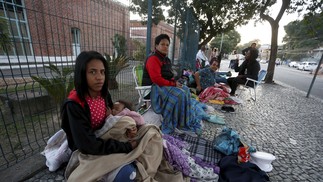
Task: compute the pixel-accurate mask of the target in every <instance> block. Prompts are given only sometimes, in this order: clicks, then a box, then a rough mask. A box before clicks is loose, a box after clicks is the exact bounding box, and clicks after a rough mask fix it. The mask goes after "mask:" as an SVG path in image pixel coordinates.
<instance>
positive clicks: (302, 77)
mask: <svg viewBox="0 0 323 182" xmlns="http://www.w3.org/2000/svg"><path fill="white" fill-rule="evenodd" d="M229 62H230V61H229V60H222V62H221V71H231V72H232V71H233V70H231V69H229V68H228V65H229ZM260 66H261V69H264V70H267V66H268V63H266V64H262V63H260ZM313 76H314V75H313V74H310V72H309V71H301V70H297V69H296V68H291V67H288V66H287V65H279V66H277V65H276V66H275V72H274V81H278V82H281V83H283V84H285V85H289V86H291V87H294V88H296V89H299V90H301V91H303V92H304V96H306V95H307V92H308V90H309V88H310V85H311V82H312V79H313ZM310 96H314V97H317V98H320V99H323V75H318V76H317V77H316V80H315V82H314V84H313V87H312V90H311V93H310Z"/></svg>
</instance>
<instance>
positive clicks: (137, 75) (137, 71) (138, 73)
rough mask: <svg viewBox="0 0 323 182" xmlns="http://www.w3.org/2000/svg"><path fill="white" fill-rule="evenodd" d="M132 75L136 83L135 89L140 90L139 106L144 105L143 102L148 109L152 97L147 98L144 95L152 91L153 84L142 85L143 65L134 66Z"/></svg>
mask: <svg viewBox="0 0 323 182" xmlns="http://www.w3.org/2000/svg"><path fill="white" fill-rule="evenodd" d="M132 75H133V78H134V80H135V83H136V87H135V89H136V90H137V91H138V94H139V100H138V105H139V108H140V107H142V105H143V103H145V104H146V106H147V107H146V110H148V109H149V107H150V99H145V98H144V97H145V96H146V95H148V94H149V93H150V90H151V86H141V84H142V75H143V65H138V66H134V67H133V68H132Z"/></svg>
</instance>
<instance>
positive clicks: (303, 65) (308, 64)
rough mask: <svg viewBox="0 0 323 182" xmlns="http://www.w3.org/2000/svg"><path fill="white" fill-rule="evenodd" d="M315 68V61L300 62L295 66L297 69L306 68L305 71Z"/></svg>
mask: <svg viewBox="0 0 323 182" xmlns="http://www.w3.org/2000/svg"><path fill="white" fill-rule="evenodd" d="M316 68H317V63H316V62H308V61H305V62H301V63H300V64H299V65H298V67H297V69H299V70H307V71H311V70H314V69H316Z"/></svg>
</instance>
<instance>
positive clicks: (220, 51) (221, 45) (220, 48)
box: [219, 33, 223, 54]
mask: <svg viewBox="0 0 323 182" xmlns="http://www.w3.org/2000/svg"><path fill="white" fill-rule="evenodd" d="M222 43H223V33H222V37H221V44H220V50H219V54H221V51H222Z"/></svg>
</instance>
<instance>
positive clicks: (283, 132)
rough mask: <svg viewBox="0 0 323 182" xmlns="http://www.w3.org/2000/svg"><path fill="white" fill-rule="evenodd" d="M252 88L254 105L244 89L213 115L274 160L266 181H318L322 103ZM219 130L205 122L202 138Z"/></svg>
mask: <svg viewBox="0 0 323 182" xmlns="http://www.w3.org/2000/svg"><path fill="white" fill-rule="evenodd" d="M257 89H258V90H257V101H256V102H255V101H253V100H250V99H249V98H250V94H249V92H248V90H245V91H243V92H242V93H241V95H240V96H239V97H240V98H241V99H242V100H243V101H244V103H243V104H242V105H239V106H234V107H235V112H234V113H221V112H218V113H219V114H220V115H221V116H223V117H224V118H225V122H226V126H228V127H231V128H233V129H234V130H236V131H237V132H238V133H239V134H240V136H241V137H242V139H243V141H245V142H246V143H248V144H251V145H252V146H254V147H255V148H256V149H257V150H258V151H264V152H268V153H271V154H273V155H275V156H276V160H275V161H273V163H272V164H273V170H272V171H271V172H269V173H268V175H269V177H270V180H271V181H284V182H286V181H287V182H288V181H291V182H292V181H293V182H294V181H312V182H318V181H323V132H322V131H323V121H322V118H323V101H322V100H320V99H317V98H312V97H310V98H306V97H305V96H306V93H304V92H301V91H299V90H297V89H294V88H291V87H289V86H286V85H283V84H282V83H276V84H262V85H260V86H259V87H258V88H257ZM215 108H218V106H216V107H215ZM221 127H222V126H220V125H217V124H212V123H205V129H206V131H205V132H204V133H203V136H204V137H206V138H208V139H210V140H212V139H213V138H214V135H215V134H216V132H217V130H218V129H219V128H221ZM63 173H64V169H60V170H58V171H57V172H53V173H51V172H49V171H48V169H47V168H45V167H44V166H42V170H39V171H37V172H36V173H35V174H34V175H32V177H30V178H29V179H24V180H23V181H64V177H63Z"/></svg>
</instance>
